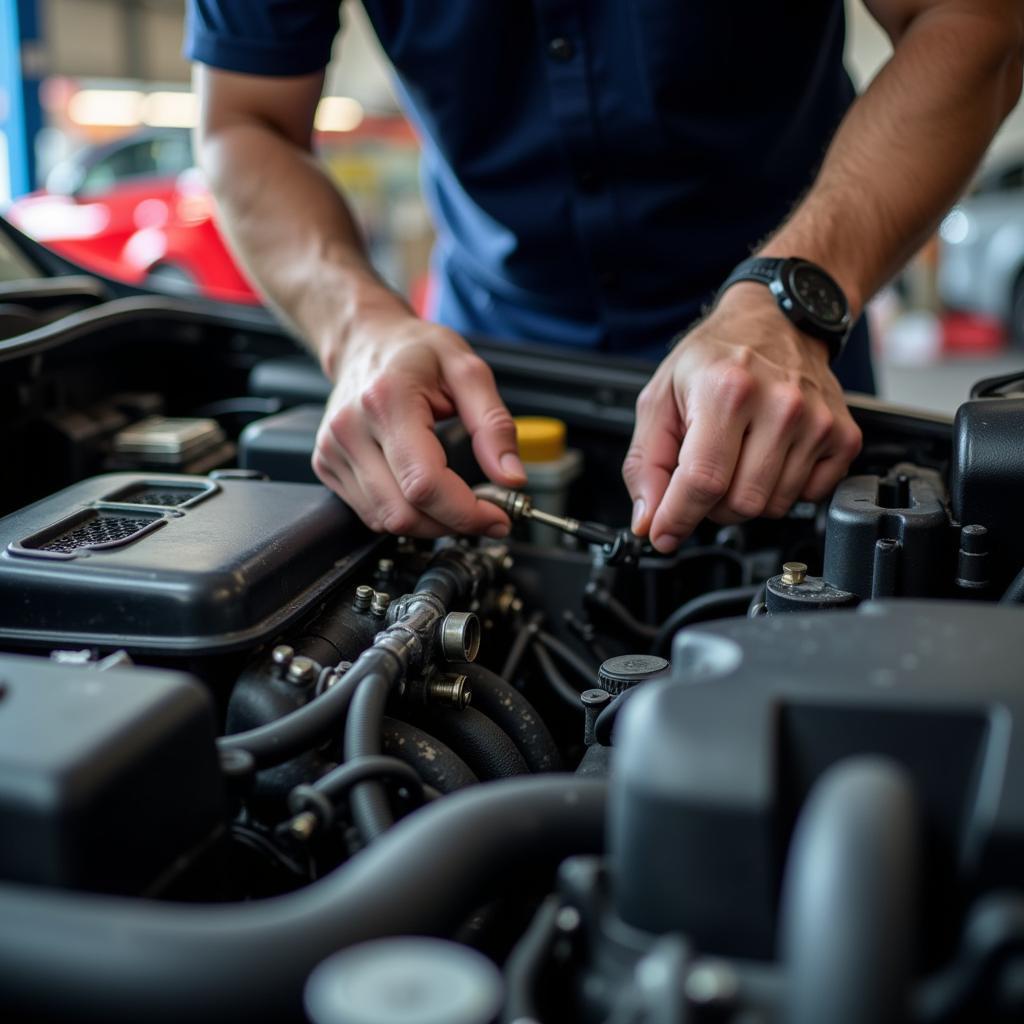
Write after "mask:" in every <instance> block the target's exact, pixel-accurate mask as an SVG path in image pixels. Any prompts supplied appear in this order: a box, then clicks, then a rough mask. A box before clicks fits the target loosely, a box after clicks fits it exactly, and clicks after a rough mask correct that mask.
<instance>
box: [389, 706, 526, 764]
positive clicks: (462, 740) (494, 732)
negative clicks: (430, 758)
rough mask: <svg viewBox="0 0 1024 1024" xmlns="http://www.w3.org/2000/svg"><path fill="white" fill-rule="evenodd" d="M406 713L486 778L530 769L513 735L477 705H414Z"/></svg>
mask: <svg viewBox="0 0 1024 1024" xmlns="http://www.w3.org/2000/svg"><path fill="white" fill-rule="evenodd" d="M402 717H403V718H405V719H406V721H409V722H412V724H413V725H417V726H419V727H420V728H421V729H425V730H426V731H427V732H428V733H430V734H431V735H432V736H436V737H437V738H438V739H439V740H441V741H442V742H444V743H447V744H448V746H449V747H451V748H452V750H454V751H455V753H456V754H458V755H459V757H461V758H462V760H463V761H465V762H466V764H468V765H469V767H470V768H471V769H472V770H473V772H474V773H475V774H476V776H477V777H478V778H479V779H480V780H481V781H482V782H483V781H487V780H490V779H504V778H508V777H509V776H510V775H526V774H527V773H528V772H529V768H527V766H526V761H525V760H524V759H523V756H522V754H520V753H519V750H518V749H517V748H516V745H515V743H513V742H512V740H511V738H510V737H509V736H508V735H507V734H506V733H504V732H503V731H502V730H501V728H500V727H499V726H498V725H496V724H495V723H494V722H492V721H491V720H490V719H489V718H488V717H487V716H486V715H483V714H481V713H480V712H479V711H475V710H474V709H473V708H461V709H460V708H446V707H421V708H411V707H410V708H409V709H408V710H406V709H403V710H402Z"/></svg>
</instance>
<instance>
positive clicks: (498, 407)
mask: <svg viewBox="0 0 1024 1024" xmlns="http://www.w3.org/2000/svg"><path fill="white" fill-rule="evenodd" d="M332 369H333V376H334V379H335V381H336V383H335V385H334V390H333V391H332V393H331V396H330V398H329V399H328V402H327V409H326V411H325V413H324V418H323V421H322V422H321V424H320V429H319V431H318V432H317V437H316V447H315V449H314V452H313V470H314V471H315V473H316V475H317V476H318V477H319V478H320V479H321V480H322V481H323V482H324V483H325V484H326V485H327V486H328V487H329V488H330V489H331V490H332V491H334V492H335V493H336V494H338V495H340V497H342V498H343V499H344V500H345V501H346V502H347V503H348V504H349V505H350V506H351V507H352V508H353V509H354V510H355V512H356V513H357V514H358V515H359V517H360V518H361V519H362V520H363V522H365V523H366V524H367V526H369V527H370V528H371V529H372V530H377V531H379V532H387V533H393V534H406V535H409V536H416V537H439V536H441V535H442V534H446V533H462V534H486V535H487V536H489V537H503V536H505V534H507V533H508V530H509V521H508V517H507V516H506V515H505V514H504V513H503V512H502V511H501V510H500V509H498V508H497V507H496V506H495V505H492V504H491V503H490V502H486V501H480V500H479V499H477V498H476V496H475V495H474V494H473V492H472V490H471V489H470V488H469V485H468V484H467V483H466V482H465V481H464V480H463V479H462V478H461V477H459V476H458V475H456V474H455V473H454V472H453V471H452V470H451V469H449V468H448V465H447V462H446V459H445V454H444V449H443V448H442V447H441V442H440V441H439V440H438V439H437V437H436V435H435V434H434V423H435V422H436V421H437V420H442V419H446V418H448V417H450V416H453V415H458V416H459V418H460V419H461V420H462V422H463V424H464V425H465V427H466V429H467V430H468V431H469V433H470V435H471V436H472V438H473V452H474V454H475V455H476V459H477V462H478V463H479V464H480V468H481V469H482V470H483V471H484V473H485V474H486V475H487V476H488V477H489V478H490V479H491V480H492V481H493V482H494V483H496V484H500V485H502V486H504V487H515V488H519V487H522V486H523V484H525V482H526V473H525V471H524V469H523V464H522V462H521V461H520V459H519V454H518V448H517V445H516V431H515V424H514V423H513V421H512V416H511V415H510V414H509V411H508V409H506V408H505V404H504V403H503V402H502V400H501V398H500V397H499V395H498V390H497V387H496V386H495V383H494V375H493V374H492V373H491V370H490V367H488V366H487V364H486V363H485V362H484V361H483V360H482V359H480V357H479V356H477V355H475V354H474V352H473V351H472V349H471V348H470V347H469V345H468V344H467V343H466V342H465V341H464V340H463V339H462V338H460V337H459V335H457V334H456V333H454V332H453V331H450V330H448V329H447V328H445V327H441V326H439V325H437V324H433V323H429V322H427V321H425V320H420V319H419V318H418V317H415V316H413V315H412V314H411V313H408V312H406V311H404V310H402V311H396V312H395V313H393V314H392V313H389V314H387V315H383V316H381V315H379V316H377V317H375V318H374V319H373V320H372V321H371V322H369V323H362V324H360V325H359V326H358V327H354V328H353V329H352V330H351V331H350V332H349V334H348V337H347V338H346V342H345V346H344V350H343V352H342V353H341V355H340V358H338V360H337V362H336V365H335V366H333V367H332Z"/></svg>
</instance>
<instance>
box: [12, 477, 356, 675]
mask: <svg viewBox="0 0 1024 1024" xmlns="http://www.w3.org/2000/svg"><path fill="white" fill-rule="evenodd" d="M373 543H374V541H373V538H372V536H371V535H370V534H369V533H368V532H367V531H366V529H365V528H364V527H363V526H362V525H361V524H360V523H359V521H358V520H357V519H356V517H355V516H354V515H353V513H352V512H351V511H350V510H349V509H348V508H347V507H346V506H345V505H344V504H343V503H342V502H341V501H340V500H338V499H337V498H336V497H334V495H332V494H330V493H329V492H328V491H327V490H326V489H325V488H323V487H321V486H319V485H312V484H296V483H271V482H268V481H261V480H244V479H222V480H216V481H215V480H210V479H208V478H206V477H188V476H170V475H160V474H149V475H139V474H132V473H113V474H109V475H106V476H98V477H93V478H91V479H89V480H84V481H81V482H80V483H77V484H75V485H73V486H72V487H69V488H67V489H66V490H63V491H60V492H59V493H57V494H54V495H52V496H51V497H49V498H45V499H43V500H42V501H39V502H36V503H35V504H34V505H30V506H29V507H28V508H25V509H23V510H21V511H20V512H16V513H13V514H12V515H9V516H7V517H5V518H3V519H0V550H2V554H0V641H2V642H4V643H6V644H7V645H8V646H18V647H36V646H45V647H50V648H52V647H55V646H63V647H67V646H76V645H78V646H96V647H100V648H125V649H127V650H129V651H139V652H153V653H160V654H170V655H189V656H193V655H204V654H213V653H221V652H227V651H233V650H238V649H241V648H244V647H247V646H250V645H252V644H254V643H259V642H261V641H262V640H265V639H267V638H269V637H271V636H272V635H273V634H274V633H275V632H277V631H278V630H280V629H281V628H282V627H284V626H285V625H287V624H288V623H289V622H291V621H292V620H293V619H295V618H296V617H298V616H300V615H302V614H303V613H304V612H306V611H307V610H309V609H310V607H311V606H312V605H313V604H314V602H316V601H317V600H318V599H319V598H321V597H322V596H323V595H324V594H326V593H327V592H328V591H329V590H331V589H332V588H333V587H334V586H336V585H337V584H338V583H339V582H341V581H342V580H343V579H344V578H345V577H346V576H347V575H348V573H349V572H350V571H351V570H352V569H353V568H354V567H355V565H356V564H357V563H358V561H359V560H360V558H361V557H362V556H363V555H364V554H365V553H366V552H367V550H368V547H369V546H372V545H373Z"/></svg>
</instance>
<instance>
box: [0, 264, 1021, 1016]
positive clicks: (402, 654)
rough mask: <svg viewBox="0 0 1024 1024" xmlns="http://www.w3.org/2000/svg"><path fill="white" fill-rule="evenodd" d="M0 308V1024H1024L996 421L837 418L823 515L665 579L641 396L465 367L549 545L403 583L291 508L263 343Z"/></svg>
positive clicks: (1010, 437) (322, 518)
mask: <svg viewBox="0 0 1024 1024" xmlns="http://www.w3.org/2000/svg"><path fill="white" fill-rule="evenodd" d="M5 301H8V303H9V304H11V303H14V302H15V301H16V304H17V306H18V307H19V310H20V311H21V312H20V313H19V314H18V318H17V324H16V328H12V329H11V330H15V331H16V333H10V332H9V336H7V337H6V338H4V339H3V340H0V360H2V361H3V364H4V372H3V373H2V374H0V378H2V379H0V393H2V395H3V397H4V399H5V401H3V402H2V403H0V409H2V412H0V422H2V423H3V428H4V437H5V438H6V439H7V442H8V443H7V446H6V447H7V450H8V456H9V462H10V467H11V468H10V474H9V476H8V482H7V483H5V486H4V490H3V493H2V497H0V502H2V505H3V508H2V512H3V516H2V518H0V551H2V554H0V835H2V836H3V839H2V842H0V1009H2V1010H3V1012H4V1014H5V1015H6V1019H9V1020H19V1021H21V1020H55V1019H74V1020H97V1021H105V1022H112V1021H138V1020H149V1021H161V1020H167V1021H172V1020H173V1021H181V1020H192V1021H200V1020H204V1021H205V1020H211V1021H213V1020H216V1021H229V1020H245V1021H249V1022H251V1021H260V1020H266V1021H288V1020H303V1019H307V1018H308V1019H311V1020H313V1021H315V1022H316V1024H403V1022H404V1024H493V1022H497V1021H503V1022H508V1024H512V1022H517V1024H528V1022H532V1024H552V1022H559V1024H563V1022H564V1024H570V1022H580V1024H682V1022H691V1021H693V1022H704V1021H707V1022H725V1021H730V1022H736V1024H739V1022H744V1024H753V1022H765V1024H768V1022H774V1021H779V1022H790V1024H812V1022H813V1024H820V1022H822V1021H829V1022H842V1024H855V1022H865V1024H866V1022H883V1021H891V1022H897V1021H899V1022H904V1021H905V1022H935V1024H938V1022H947V1021H948V1022H955V1021H971V1022H978V1021H1009V1020H1020V1019H1021V1018H1022V1016H1024V988H1022V986H1021V984H1020V981H1021V977H1022V969H1024V867H1022V864H1024V746H1022V743H1021V736H1020V734H1021V725H1022V723H1024V686H1022V683H1021V664H1022V662H1024V631H1022V630H1021V626H1022V624H1024V613H1022V611H1021V610H1020V608H1019V607H1018V605H1019V603H1020V602H1021V601H1022V600H1024V574H1021V567H1022V566H1024V532H1022V531H1021V530H1020V527H1019V521H1018V520H1019V508H1020V507H1021V506H1020V499H1022V498H1024V450H1022V448H1021V438H1022V437H1024V395H1022V394H1021V387H1022V385H1021V383H1020V382H1019V381H1017V380H1015V379H1003V380H998V381H989V382H983V383H982V384H980V385H979V386H978V387H977V388H976V389H975V393H974V395H973V396H971V397H970V398H968V399H967V400H966V401H965V403H964V404H963V406H962V407H961V408H960V410H959V412H958V414H957V416H956V418H955V421H951V420H947V419H944V418H943V417H937V416H929V415H924V414H915V413H911V412H908V411H906V410H902V409H899V408H897V407H894V406H889V405H886V404H884V403H880V402H877V401H874V400H870V399H866V398H858V397H854V398H852V399H851V401H852V407H853V409H854V412H855V415H856V418H857V420H858V422H859V424H860V426H861V427H862V429H863V430H864V433H865V442H866V443H865V447H864V451H863V453H862V455H861V456H860V458H859V459H858V461H857V463H856V465H855V466H854V468H853V471H852V473H851V475H850V476H849V477H848V478H847V479H846V480H845V481H843V482H842V483H841V484H840V486H839V487H838V488H837V490H836V491H835V493H834V495H833V496H832V497H831V500H830V501H827V502H824V503H822V504H821V505H820V506H818V505H811V504H801V505H797V506H796V507H794V509H793V510H792V511H791V512H790V513H789V514H788V515H787V516H786V517H785V518H782V519H778V520H768V519H761V520H756V521H753V522H749V523H744V524H739V525H734V526H726V527H720V526H716V525H714V524H712V523H705V524H703V526H702V527H701V529H700V530H699V531H698V534H697V536H695V537H694V538H693V539H692V540H691V541H689V542H688V543H687V544H686V545H685V546H683V547H682V548H681V549H680V550H679V551H678V552H676V553H675V554H674V555H672V556H662V555H658V554H656V553H655V552H653V551H651V550H650V549H647V548H645V547H644V546H642V545H640V544H636V543H631V542H630V541H629V539H628V535H627V532H626V531H624V530H622V529H620V527H621V525H622V524H623V523H625V522H626V521H627V518H628V506H627V502H626V496H625V494H624V492H623V488H622V486H621V483H620V482H619V466H620V464H621V460H622V456H623V454H624V452H625V447H626V445H627V443H628V438H629V433H630V426H631V417H632V407H633V402H634V401H635V397H636V393H637V392H638V391H639V389H640V387H642V385H643V382H644V380H645V375H646V372H647V371H646V369H645V368H643V367H640V366H635V365H631V364H628V363H612V362H611V361H607V360H606V361H603V362H600V363H598V362H594V363H592V364H591V363H588V362H586V361H584V360H580V359H575V358H569V357H567V356H565V355H564V354H560V353H552V352H549V351H543V350H531V349H528V348H526V349H524V348H523V347H521V346H502V345H499V344H497V343H491V342H487V341H481V342H480V346H479V348H480V351H481V353H482V354H484V356H485V358H487V359H488V361H489V362H490V364H491V365H492V367H493V368H494V370H495V373H496V376H497V379H498V382H499V385H500V387H501V389H502V392H503V394H504V395H505V397H506V399H507V401H508V402H509V405H510V407H511V408H512V410H513V412H514V413H516V414H518V415H533V416H557V417H559V418H560V419H561V420H562V421H564V422H565V424H566V425H567V432H568V443H569V446H570V448H571V450H572V451H573V452H575V453H578V455H577V456H575V457H576V458H577V459H578V462H579V465H580V466H581V467H582V472H581V473H580V474H579V475H578V476H577V477H576V479H575V480H574V481H573V482H572V483H571V484H570V485H568V487H567V489H566V494H565V501H566V505H565V509H564V512H565V514H566V516H568V517H571V518H570V520H569V521H570V523H575V524H576V530H575V536H573V535H571V533H572V531H570V535H567V534H566V532H565V531H562V532H559V531H556V530H555V529H553V528H551V527H550V526H544V525H538V523H536V522H528V521H527V518H528V517H527V516H526V515H523V516H521V517H520V521H518V522H517V523H516V524H515V526H514V530H513V534H512V536H511V537H510V538H509V539H508V540H507V541H502V542H496V541H492V540H484V539H477V538H466V537H448V538H444V539H442V540H441V541H438V542H422V541H416V540H412V539H409V538H402V537H384V536H379V535H375V534H372V533H370V532H369V531H367V530H366V529H365V528H364V527H363V526H362V525H361V524H360V523H359V522H358V520H357V519H356V518H355V517H354V516H353V514H352V513H351V512H350V511H349V510H348V509H347V508H346V507H345V505H344V504H342V503H341V502H340V501H339V500H338V499H336V498H335V497H334V496H332V495H331V494H329V493H328V492H327V491H326V490H325V489H324V488H323V487H321V486H320V485H319V484H317V483H315V482H314V480H313V477H312V473H311V470H310V468H309V456H310V452H311V449H312V444H313V434H314V432H315V429H316V423H317V421H318V418H319V410H320V406H321V404H322V401H323V398H324V395H325V392H326V388H327V384H326V382H325V381H324V380H323V379H322V378H321V377H320V376H319V373H318V371H316V369H315V367H314V366H313V365H312V364H311V363H310V362H309V361H308V360H306V359H305V357H303V356H302V355H300V354H299V353H298V351H297V349H296V348H295V347H294V346H293V344H292V343H291V342H290V341H289V339H287V338H286V337H284V336H283V335H281V334H280V333H279V331H278V329H277V328H276V327H274V326H273V325H272V324H271V323H270V322H269V320H264V319H261V317H260V314H258V313H256V312H253V311H237V312H230V311H225V310H224V309H223V308H222V307H215V306H204V305H203V304H201V303H192V302H185V301H182V300H172V299H160V298H155V297H143V296H131V295H127V294H124V295H120V296H118V295H116V294H109V293H104V292H103V291H102V290H97V288H96V285H95V283H92V284H88V283H83V282H82V281H81V280H75V279H71V278H66V279H65V278H51V279H47V280H46V281H45V282H44V283H42V284H40V285H38V286H36V287H35V288H34V289H32V288H26V287H24V286H22V287H21V291H19V292H18V293H17V295H8V296H6V300H5ZM439 434H440V436H441V438H442V441H443V443H444V445H445V447H446V450H447V452H448V455H449V462H450V464H451V465H452V466H453V467H455V468H457V469H458V470H459V471H460V472H462V473H463V474H464V475H466V476H467V477H468V478H470V479H471V480H472V481H473V482H474V483H475V484H483V483H484V481H483V479H482V477H481V476H480V474H479V471H478V470H477V469H476V467H475V464H474V463H473V460H472V454H471V448H470V446H469V444H468V441H467V438H466V437H465V435H464V432H463V431H462V430H461V428H460V427H459V426H458V425H457V424H442V425H441V427H439ZM481 493H485V492H481ZM490 496H491V498H492V500H496V501H499V502H505V503H506V504H507V507H508V508H509V509H510V510H512V511H516V510H517V509H518V511H519V512H523V510H524V508H528V505H526V504H524V502H526V501H527V499H525V498H523V497H522V496H516V495H509V494H507V493H506V494H501V493H494V492H493V489H492V492H490ZM517 500H518V501H519V505H518V506H517V505H516V501H517ZM540 518H541V519H543V516H541V517H540ZM580 524H582V527H581V526H580Z"/></svg>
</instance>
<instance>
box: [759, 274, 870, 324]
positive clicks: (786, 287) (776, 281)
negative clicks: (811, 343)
mask: <svg viewBox="0 0 1024 1024" xmlns="http://www.w3.org/2000/svg"><path fill="white" fill-rule="evenodd" d="M805 268H806V269H808V270H810V271H813V272H814V273H815V274H817V275H819V276H820V277H823V278H824V279H825V280H826V281H827V282H828V283H829V284H830V285H831V286H832V287H833V288H834V289H835V290H836V292H837V293H838V295H839V296H840V297H841V298H842V301H843V307H844V308H843V315H842V317H841V318H840V319H839V320H838V321H833V320H825V319H823V318H822V317H820V316H819V315H818V314H817V313H815V312H814V310H813V309H811V308H810V307H809V306H807V305H806V304H805V303H804V301H803V299H801V298H800V295H799V293H798V292H797V290H796V285H795V284H794V280H793V278H794V276H795V274H796V273H797V272H798V271H800V270H802V269H805ZM768 287H769V288H770V290H771V292H772V294H773V295H774V296H775V299H776V301H777V302H778V304H779V306H780V307H781V308H782V310H783V311H784V312H785V313H786V315H787V316H788V317H789V319H790V320H792V322H793V323H794V324H795V325H796V326H797V327H799V328H800V329H802V330H807V328H808V327H810V328H811V329H812V330H811V331H810V332H808V333H812V334H815V335H819V336H820V334H822V333H824V334H827V335H828V336H829V337H833V338H837V339H839V340H844V339H845V338H846V336H847V335H848V334H849V333H850V329H851V328H852V326H853V321H852V317H851V315H850V304H849V302H848V301H847V298H846V293H845V292H844V291H843V289H842V287H841V286H840V284H839V282H838V281H836V279H835V278H834V277H833V276H832V275H831V274H830V273H829V272H828V271H827V270H825V269H824V268H822V267H821V266H819V265H818V264H817V263H814V262H812V261H811V260H805V259H802V258H800V257H797V256H794V257H790V258H789V259H787V260H785V261H783V264H782V266H781V267H779V270H778V273H777V274H776V275H775V276H774V278H773V279H772V281H771V283H770V284H769V286H768Z"/></svg>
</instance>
